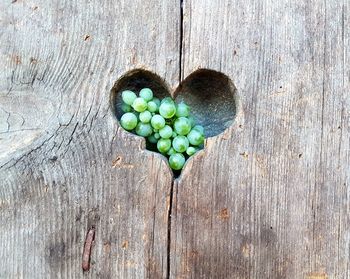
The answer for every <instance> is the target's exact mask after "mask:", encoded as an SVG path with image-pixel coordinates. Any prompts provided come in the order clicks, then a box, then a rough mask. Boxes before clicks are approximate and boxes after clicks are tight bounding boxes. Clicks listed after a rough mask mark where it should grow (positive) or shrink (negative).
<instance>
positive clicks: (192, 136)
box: [187, 129, 204, 145]
mask: <svg viewBox="0 0 350 279" xmlns="http://www.w3.org/2000/svg"><path fill="white" fill-rule="evenodd" d="M187 138H188V141H189V142H190V144H192V145H200V144H202V143H203V142H204V136H203V134H202V133H201V132H199V131H198V130H193V129H192V130H191V132H189V133H188V135H187Z"/></svg>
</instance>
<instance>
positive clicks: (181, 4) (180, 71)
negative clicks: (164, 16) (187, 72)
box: [179, 0, 184, 84]
mask: <svg viewBox="0 0 350 279" xmlns="http://www.w3.org/2000/svg"><path fill="white" fill-rule="evenodd" d="M183 30H184V10H183V0H180V45H179V84H180V83H181V80H182V76H183V75H182V52H183V49H182V47H183V42H182V41H183Z"/></svg>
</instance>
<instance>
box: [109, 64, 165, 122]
mask: <svg viewBox="0 0 350 279" xmlns="http://www.w3.org/2000/svg"><path fill="white" fill-rule="evenodd" d="M142 88H150V89H151V90H152V91H153V94H154V96H155V97H157V98H160V99H162V98H164V97H167V96H169V93H168V92H167V89H166V87H165V86H164V82H163V80H162V79H161V78H160V77H159V76H157V75H155V74H152V73H151V72H148V71H143V70H137V71H135V72H131V73H129V74H127V75H125V76H124V77H122V78H121V79H120V80H119V81H118V82H117V84H116V85H115V87H114V88H113V90H112V92H113V95H112V104H113V109H114V112H115V114H116V116H117V118H118V120H119V119H120V117H121V116H122V115H123V113H124V112H123V111H122V110H121V107H122V104H123V101H122V96H121V93H122V91H124V90H131V91H134V92H135V93H136V94H138V93H139V91H140V90H141V89H142Z"/></svg>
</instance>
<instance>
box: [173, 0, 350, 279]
mask: <svg viewBox="0 0 350 279" xmlns="http://www.w3.org/2000/svg"><path fill="white" fill-rule="evenodd" d="M183 11H184V16H183V18H184V22H183V54H182V57H183V60H182V65H183V66H182V69H183V72H182V76H183V77H185V76H187V75H188V74H189V73H191V72H192V71H193V70H194V69H196V68H197V67H209V68H212V69H214V70H218V71H222V72H223V73H225V74H228V75H229V76H231V77H232V78H233V80H234V82H235V85H236V87H237V90H238V94H239V96H240V97H241V103H242V105H243V109H242V111H241V114H240V115H239V116H238V117H237V119H236V124H235V125H234V126H232V128H231V129H229V131H227V132H225V133H224V134H223V135H221V136H219V137H216V138H212V139H209V140H208V141H207V144H206V149H205V152H204V153H202V155H201V156H199V157H197V158H195V159H193V160H192V161H191V162H190V163H189V165H188V166H187V168H186V169H185V171H184V172H183V175H182V177H181V179H180V180H179V181H178V183H177V185H176V187H174V197H173V203H172V204H173V208H172V223H171V227H172V230H171V252H172V253H171V258H170V261H171V268H170V272H171V278H259V279H260V278H291V279H295V278H308V279H310V278H318V279H321V278H322V279H325V278H350V259H349V257H350V232H349V230H350V220H349V216H350V212H349V211H350V202H349V195H350V191H349V182H350V181H349V179H350V176H349V174H350V153H349V147H350V141H349V139H350V127H349V117H350V114H349V106H350V95H349V92H350V81H349V73H350V72H349V70H350V63H349V62H350V45H349V43H350V41H349V36H350V29H349V24H350V16H349V12H350V5H349V1H250V0H248V1H231V0H221V1H219V0H214V1H213V0H203V1H184V8H183Z"/></svg>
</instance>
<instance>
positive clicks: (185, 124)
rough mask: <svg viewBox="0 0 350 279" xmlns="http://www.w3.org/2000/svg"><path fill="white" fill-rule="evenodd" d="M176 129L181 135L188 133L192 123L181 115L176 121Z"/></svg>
mask: <svg viewBox="0 0 350 279" xmlns="http://www.w3.org/2000/svg"><path fill="white" fill-rule="evenodd" d="M174 130H175V132H176V133H177V134H179V135H181V136H185V135H187V134H188V133H189V132H190V131H191V123H190V121H189V120H188V118H186V117H179V118H178V119H176V120H175V122H174Z"/></svg>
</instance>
